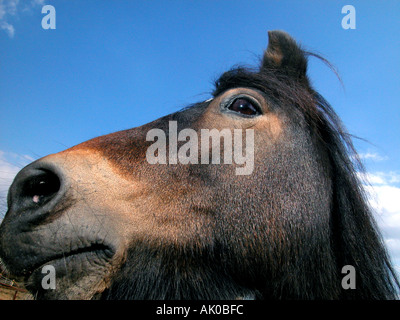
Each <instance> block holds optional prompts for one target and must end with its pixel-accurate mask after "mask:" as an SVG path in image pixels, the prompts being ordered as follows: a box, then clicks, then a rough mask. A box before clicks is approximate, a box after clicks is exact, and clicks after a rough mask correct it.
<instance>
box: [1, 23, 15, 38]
mask: <svg viewBox="0 0 400 320" xmlns="http://www.w3.org/2000/svg"><path fill="white" fill-rule="evenodd" d="M0 29H2V30H5V31H6V32H7V34H8V36H9V37H10V38H14V34H15V29H14V26H12V25H11V24H9V23H8V22H5V21H2V22H1V23H0Z"/></svg>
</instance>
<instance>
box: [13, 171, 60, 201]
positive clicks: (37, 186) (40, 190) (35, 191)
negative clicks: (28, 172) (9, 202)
mask: <svg viewBox="0 0 400 320" xmlns="http://www.w3.org/2000/svg"><path fill="white" fill-rule="evenodd" d="M60 186H61V182H60V179H59V178H58V176H57V175H56V174H55V173H53V172H52V171H49V170H43V169H42V170H40V171H39V172H37V174H35V175H34V176H30V177H28V178H27V179H26V180H25V182H24V184H23V185H22V188H21V193H20V196H21V197H22V198H23V199H24V202H27V204H29V203H31V204H37V205H43V204H45V203H47V202H48V201H49V200H51V199H52V198H53V197H54V196H55V195H56V194H57V193H58V191H59V190H60Z"/></svg>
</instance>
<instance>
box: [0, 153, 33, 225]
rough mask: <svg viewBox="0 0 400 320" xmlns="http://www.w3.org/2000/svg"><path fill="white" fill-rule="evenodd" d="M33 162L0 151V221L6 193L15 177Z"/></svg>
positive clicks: (4, 208)
mask: <svg viewBox="0 0 400 320" xmlns="http://www.w3.org/2000/svg"><path fill="white" fill-rule="evenodd" d="M32 160H33V158H32V157H30V156H27V155H22V156H20V155H17V154H15V153H11V152H4V151H1V150H0V220H1V219H2V217H3V215H4V213H5V212H6V210H7V205H6V203H7V201H6V199H7V192H8V188H9V187H10V185H11V183H12V182H13V180H14V177H15V175H16V174H17V173H18V172H19V171H20V170H21V168H22V167H24V166H25V165H27V164H28V163H30V162H31V161H32Z"/></svg>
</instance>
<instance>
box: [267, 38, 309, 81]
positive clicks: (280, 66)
mask: <svg viewBox="0 0 400 320" xmlns="http://www.w3.org/2000/svg"><path fill="white" fill-rule="evenodd" d="M268 38H269V40H268V48H267V50H265V52H264V57H263V60H262V64H261V68H260V71H261V72H262V71H263V70H272V71H275V72H276V71H277V72H280V73H283V74H285V75H287V76H290V77H294V78H295V79H298V80H304V79H305V78H306V72H307V59H306V56H305V52H304V51H303V50H302V49H301V48H300V46H299V45H298V44H297V43H296V41H295V40H294V39H293V38H292V37H291V36H290V35H289V34H287V33H286V32H284V31H278V30H276V31H268Z"/></svg>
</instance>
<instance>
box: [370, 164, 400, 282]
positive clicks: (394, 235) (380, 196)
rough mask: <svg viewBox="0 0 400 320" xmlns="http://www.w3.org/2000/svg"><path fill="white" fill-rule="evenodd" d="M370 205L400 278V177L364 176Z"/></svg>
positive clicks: (391, 173)
mask: <svg viewBox="0 0 400 320" xmlns="http://www.w3.org/2000/svg"><path fill="white" fill-rule="evenodd" d="M362 178H363V179H364V181H365V180H366V181H367V182H368V183H369V184H368V185H366V186H365V190H366V192H367V195H368V200H369V203H370V205H371V207H372V209H373V210H374V212H375V218H376V220H377V223H378V225H379V227H380V229H381V231H382V235H383V237H384V240H385V242H386V245H387V248H388V251H389V254H390V256H391V258H392V261H393V262H394V264H395V269H396V270H398V271H399V276H400V187H399V186H398V183H399V182H400V175H399V174H398V173H397V172H387V173H385V172H374V173H367V174H364V175H362Z"/></svg>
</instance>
